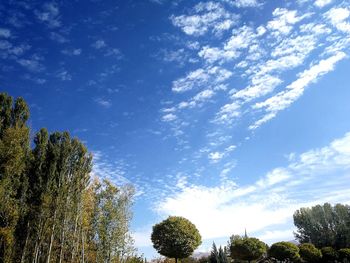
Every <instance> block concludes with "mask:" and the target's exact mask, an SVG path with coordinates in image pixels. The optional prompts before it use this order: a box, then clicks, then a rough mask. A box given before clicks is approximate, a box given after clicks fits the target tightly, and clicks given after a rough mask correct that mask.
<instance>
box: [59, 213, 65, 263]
mask: <svg viewBox="0 0 350 263" xmlns="http://www.w3.org/2000/svg"><path fill="white" fill-rule="evenodd" d="M65 226H66V216H64V219H63V226H62V234H61V246H60V259H59V263H62V257H63V246H64V241H65V233H66V231H65V229H66V228H65Z"/></svg>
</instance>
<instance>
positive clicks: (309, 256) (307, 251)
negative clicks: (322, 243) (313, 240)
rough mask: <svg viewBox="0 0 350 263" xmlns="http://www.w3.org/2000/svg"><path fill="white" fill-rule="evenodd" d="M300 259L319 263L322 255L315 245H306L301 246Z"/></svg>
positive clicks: (310, 262)
mask: <svg viewBox="0 0 350 263" xmlns="http://www.w3.org/2000/svg"><path fill="white" fill-rule="evenodd" d="M299 254H300V257H301V258H302V259H303V260H304V261H306V262H309V263H317V262H320V261H321V258H322V253H321V251H320V250H319V249H317V248H316V247H315V246H314V245H313V244H310V243H304V244H301V245H299Z"/></svg>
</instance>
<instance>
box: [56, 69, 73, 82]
mask: <svg viewBox="0 0 350 263" xmlns="http://www.w3.org/2000/svg"><path fill="white" fill-rule="evenodd" d="M56 77H57V78H59V79H60V80H62V81H67V80H72V75H71V74H70V73H69V72H68V71H67V70H64V69H63V70H60V71H59V72H57V74H56Z"/></svg>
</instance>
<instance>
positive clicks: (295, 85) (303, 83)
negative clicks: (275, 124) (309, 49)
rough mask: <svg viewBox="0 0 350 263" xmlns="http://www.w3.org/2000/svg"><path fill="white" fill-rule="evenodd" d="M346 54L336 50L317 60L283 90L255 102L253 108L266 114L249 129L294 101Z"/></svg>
mask: <svg viewBox="0 0 350 263" xmlns="http://www.w3.org/2000/svg"><path fill="white" fill-rule="evenodd" d="M345 57H346V54H345V53H343V52H338V53H336V54H335V55H333V56H331V57H329V58H327V59H324V60H321V61H319V62H318V63H317V64H316V65H313V66H311V67H310V68H309V69H307V70H305V71H304V72H302V73H301V74H300V75H299V78H298V79H297V80H295V81H294V82H292V83H291V84H290V85H289V86H287V87H286V89H285V90H284V91H281V92H279V93H277V94H276V95H275V96H273V97H270V98H268V99H267V100H265V101H264V102H259V103H256V104H255V105H254V106H253V108H254V109H264V110H265V111H266V113H267V114H266V115H265V116H264V117H263V118H262V119H260V120H258V121H257V122H256V123H255V124H253V125H252V126H250V129H256V128H258V127H259V126H260V125H261V124H262V123H264V122H266V121H267V120H270V119H271V118H273V117H274V116H275V115H276V113H277V112H279V111H281V110H283V109H285V108H287V107H289V106H290V105H291V104H292V103H293V102H294V101H296V100H297V99H298V98H299V97H300V96H301V95H302V94H303V93H304V90H305V89H306V87H307V86H309V85H310V84H311V83H313V82H316V81H317V80H318V79H319V78H320V77H321V76H323V75H325V74H326V73H328V72H330V71H333V69H334V67H335V65H336V64H337V62H339V61H340V60H343V59H344V58H345Z"/></svg>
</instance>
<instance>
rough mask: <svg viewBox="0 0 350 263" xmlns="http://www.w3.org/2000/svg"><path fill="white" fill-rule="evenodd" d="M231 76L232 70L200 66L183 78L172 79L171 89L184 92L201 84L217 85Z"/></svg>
mask: <svg viewBox="0 0 350 263" xmlns="http://www.w3.org/2000/svg"><path fill="white" fill-rule="evenodd" d="M231 76H232V72H231V71H229V70H227V69H224V68H220V67H209V68H205V69H203V68H200V69H197V70H194V71H192V72H190V73H189V74H187V76H186V77H184V78H180V79H178V80H175V81H173V86H172V90H173V91H174V92H185V91H188V90H192V89H194V88H200V87H202V86H203V85H206V86H207V85H217V84H220V83H222V82H224V81H225V80H227V79H228V78H230V77H231Z"/></svg>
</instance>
